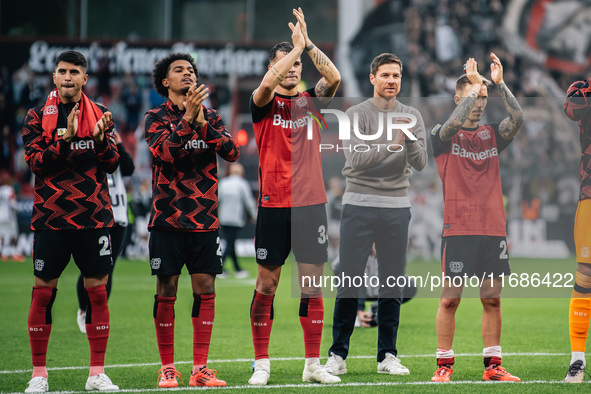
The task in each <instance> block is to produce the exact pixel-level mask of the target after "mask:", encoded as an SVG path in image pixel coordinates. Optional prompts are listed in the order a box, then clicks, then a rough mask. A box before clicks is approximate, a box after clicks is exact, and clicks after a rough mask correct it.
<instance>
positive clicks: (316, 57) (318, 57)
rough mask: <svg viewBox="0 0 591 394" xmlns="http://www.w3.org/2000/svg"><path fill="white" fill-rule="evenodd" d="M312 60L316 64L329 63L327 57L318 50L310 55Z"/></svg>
mask: <svg viewBox="0 0 591 394" xmlns="http://www.w3.org/2000/svg"><path fill="white" fill-rule="evenodd" d="M312 60H313V61H314V64H316V66H328V65H329V64H330V60H329V59H328V57H327V56H326V55H325V54H324V53H322V51H320V50H317V51H315V52H314V54H313V55H312Z"/></svg>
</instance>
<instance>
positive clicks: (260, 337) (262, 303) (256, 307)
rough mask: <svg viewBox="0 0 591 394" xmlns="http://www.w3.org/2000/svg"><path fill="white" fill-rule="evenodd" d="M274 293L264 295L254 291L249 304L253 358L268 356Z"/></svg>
mask: <svg viewBox="0 0 591 394" xmlns="http://www.w3.org/2000/svg"><path fill="white" fill-rule="evenodd" d="M274 297H275V295H264V294H261V293H258V292H257V291H256V290H255V291H254V296H253V298H252V304H251V305H250V326H251V329H252V344H253V345H254V359H255V360H258V359H261V358H269V338H270V337H271V327H272V326H273V298H274Z"/></svg>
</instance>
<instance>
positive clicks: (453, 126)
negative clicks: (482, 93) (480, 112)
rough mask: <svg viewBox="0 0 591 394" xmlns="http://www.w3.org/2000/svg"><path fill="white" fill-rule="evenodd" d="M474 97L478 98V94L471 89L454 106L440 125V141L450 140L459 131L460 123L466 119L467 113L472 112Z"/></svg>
mask: <svg viewBox="0 0 591 394" xmlns="http://www.w3.org/2000/svg"><path fill="white" fill-rule="evenodd" d="M476 99H478V94H477V93H476V92H473V91H471V92H470V93H468V96H467V97H465V98H464V99H463V100H462V102H461V103H460V104H459V105H458V106H457V107H456V109H455V110H454V112H453V113H452V114H451V116H450V117H449V119H448V120H447V122H445V123H444V124H443V126H441V130H440V131H439V137H440V138H441V141H449V140H451V139H452V138H453V136H454V135H456V134H457V133H458V131H460V129H461V128H462V125H463V124H464V122H465V121H466V119H468V115H470V112H472V108H474V104H476Z"/></svg>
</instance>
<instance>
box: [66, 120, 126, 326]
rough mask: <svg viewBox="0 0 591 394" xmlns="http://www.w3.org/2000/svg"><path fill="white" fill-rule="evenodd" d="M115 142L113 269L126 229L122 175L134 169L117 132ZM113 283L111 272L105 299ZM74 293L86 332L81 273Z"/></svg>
mask: <svg viewBox="0 0 591 394" xmlns="http://www.w3.org/2000/svg"><path fill="white" fill-rule="evenodd" d="M113 135H114V138H115V143H116V144H117V151H118V152H119V158H120V159H119V168H118V169H117V170H116V171H115V172H114V173H112V174H107V182H108V184H109V197H110V201H111V209H112V210H113V217H114V219H115V220H114V223H113V227H111V228H109V234H110V235H111V254H112V257H113V269H114V268H115V263H116V262H117V257H119V253H120V252H121V243H122V242H123V237H124V236H125V230H126V229H127V222H128V219H127V193H126V190H125V184H124V183H123V176H130V175H131V174H133V171H134V170H135V165H134V164H133V159H132V157H131V155H130V154H129V153H128V152H127V150H125V146H123V143H122V142H121V137H120V136H119V133H118V132H117V131H115V132H114V133H113ZM112 284H113V273H112V272H111V275H109V280H108V281H107V299H108V298H109V296H110V295H111V287H112ZM76 294H77V295H78V313H77V315H76V320H77V322H78V328H80V331H81V332H82V333H86V324H85V322H86V310H87V309H88V294H86V291H85V290H84V280H83V277H82V274H80V276H79V277H78V284H77V286H76Z"/></svg>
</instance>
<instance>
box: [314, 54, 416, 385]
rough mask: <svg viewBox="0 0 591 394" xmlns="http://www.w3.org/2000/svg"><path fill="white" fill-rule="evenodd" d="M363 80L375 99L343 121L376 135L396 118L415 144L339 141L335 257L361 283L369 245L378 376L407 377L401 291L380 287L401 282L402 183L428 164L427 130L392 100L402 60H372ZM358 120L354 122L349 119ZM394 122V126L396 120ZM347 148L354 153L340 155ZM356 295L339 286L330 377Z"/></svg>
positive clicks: (392, 139)
mask: <svg viewBox="0 0 591 394" xmlns="http://www.w3.org/2000/svg"><path fill="white" fill-rule="evenodd" d="M369 80H370V82H371V84H372V85H373V92H374V93H373V97H372V98H370V99H367V100H365V101H363V102H362V103H360V104H358V105H355V106H353V107H351V108H349V109H348V110H347V116H348V117H349V119H354V118H358V119H359V123H358V128H359V132H360V133H362V134H366V135H375V134H376V130H379V129H381V125H382V123H383V119H384V118H386V117H387V116H389V115H387V114H390V113H397V114H398V113H400V114H401V115H397V118H396V119H397V121H396V123H409V122H413V121H414V122H416V123H415V124H414V125H413V126H412V128H411V127H410V125H409V129H410V132H412V134H413V136H414V139H410V138H409V136H407V135H405V134H404V132H403V131H402V130H396V131H395V132H394V133H392V134H391V136H388V135H387V133H386V132H384V133H382V134H381V136H380V137H379V138H378V139H373V140H372V141H371V144H372V145H371V149H360V150H358V149H356V148H355V147H356V145H357V144H363V145H366V142H367V141H364V140H362V139H361V138H359V137H358V136H352V137H351V140H349V141H343V145H344V148H345V149H344V152H345V158H346V161H345V167H344V168H343V175H344V176H345V177H346V179H347V187H346V189H345V194H344V195H343V214H342V218H341V229H340V233H341V236H340V244H339V258H340V269H341V272H342V274H343V275H345V276H347V277H351V278H356V277H359V278H362V277H363V275H364V271H365V266H366V263H367V258H368V257H369V256H370V254H371V253H372V245H373V244H374V243H375V250H376V252H377V261H378V263H377V265H378V277H379V280H380V283H381V286H380V287H379V294H378V317H377V323H378V352H377V361H378V366H377V372H378V373H386V374H391V375H408V374H409V373H410V372H409V370H408V368H406V367H405V366H403V365H402V364H401V362H400V360H399V359H398V358H397V357H396V356H397V354H398V351H397V348H396V337H397V333H398V326H399V318H400V304H401V301H402V297H403V295H402V288H401V287H397V286H391V285H389V284H388V285H386V282H387V280H388V279H389V278H396V279H398V278H404V277H405V276H404V274H405V272H404V271H405V268H406V245H407V243H408V224H409V222H410V199H409V197H408V187H409V186H410V182H409V180H408V178H409V177H410V175H411V174H412V169H411V167H412V168H414V169H416V170H418V171H421V170H422V169H423V168H424V167H425V165H426V164H427V144H426V136H425V134H426V133H425V124H424V122H423V118H422V116H421V114H420V112H419V111H417V110H416V109H415V108H413V107H409V106H407V105H404V104H402V103H401V102H400V101H399V100H397V95H398V93H399V92H400V85H401V82H402V61H401V60H400V59H399V58H398V56H396V55H394V54H392V53H382V54H381V55H378V56H376V57H375V58H374V59H373V61H372V62H371V65H370V74H369ZM354 114H355V115H357V116H354ZM406 114H408V115H409V116H411V117H413V118H414V120H413V119H411V118H405V117H403V116H404V115H406ZM398 119H400V120H398ZM387 146H390V147H393V149H392V148H390V149H387V148H386V147H387ZM347 147H349V148H353V149H346V148H347ZM358 296H359V289H358V288H355V287H354V286H351V285H348V286H347V285H342V286H341V287H339V290H338V293H337V297H336V300H335V309H334V316H333V326H332V327H333V329H332V338H333V339H332V346H331V347H330V349H329V351H328V353H329V358H328V361H327V363H326V365H325V368H326V370H327V371H329V372H330V373H331V374H334V375H340V374H345V373H346V372H347V367H346V362H345V360H346V358H347V354H348V353H349V340H350V338H351V334H352V333H353V328H354V326H355V316H356V313H357V304H358Z"/></svg>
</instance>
